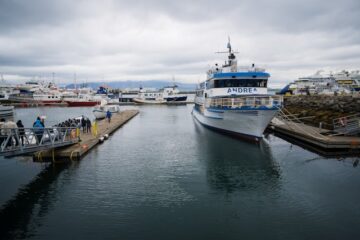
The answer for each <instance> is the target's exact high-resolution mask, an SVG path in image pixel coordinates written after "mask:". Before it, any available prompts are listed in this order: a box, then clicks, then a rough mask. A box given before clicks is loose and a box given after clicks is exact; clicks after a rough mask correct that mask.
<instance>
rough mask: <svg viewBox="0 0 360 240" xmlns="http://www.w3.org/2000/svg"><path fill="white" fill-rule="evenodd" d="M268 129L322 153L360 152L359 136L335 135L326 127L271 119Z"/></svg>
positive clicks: (351, 153) (344, 153) (343, 153)
mask: <svg viewBox="0 0 360 240" xmlns="http://www.w3.org/2000/svg"><path fill="white" fill-rule="evenodd" d="M270 129H272V130H273V131H274V132H275V133H278V134H280V135H279V136H280V137H282V136H284V137H285V138H286V140H289V139H291V140H293V141H292V142H293V143H295V144H298V145H301V146H304V147H306V146H308V147H309V148H311V149H310V150H313V151H315V152H318V153H322V154H323V155H334V156H335V155H347V154H350V155H354V154H359V153H360V137H358V136H343V135H336V134H335V133H334V132H331V131H330V130H326V129H320V128H316V127H312V126H308V125H305V124H303V123H296V122H289V121H284V120H281V121H277V120H275V121H272V123H271V124H270Z"/></svg>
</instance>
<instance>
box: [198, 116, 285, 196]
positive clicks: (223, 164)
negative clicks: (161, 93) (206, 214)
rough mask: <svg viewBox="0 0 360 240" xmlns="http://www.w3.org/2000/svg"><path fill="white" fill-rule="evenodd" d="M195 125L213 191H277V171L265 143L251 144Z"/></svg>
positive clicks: (278, 171)
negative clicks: (275, 189)
mask: <svg viewBox="0 0 360 240" xmlns="http://www.w3.org/2000/svg"><path fill="white" fill-rule="evenodd" d="M195 125H196V127H195V128H196V131H197V132H198V134H197V137H198V142H199V143H200V144H199V147H200V148H201V149H202V151H201V152H202V154H204V156H205V158H204V159H205V161H206V167H207V178H208V182H209V185H210V186H211V187H212V188H213V189H215V190H221V191H225V192H226V193H233V192H235V191H248V190H259V189H262V188H264V189H274V188H278V184H279V181H278V179H279V178H280V168H279V166H278V165H277V164H276V163H275V162H274V161H273V158H272V154H271V149H270V146H269V144H268V143H267V142H266V141H261V142H260V144H252V143H248V142H244V141H241V140H237V139H234V138H231V137H228V136H225V135H221V134H219V133H216V132H213V131H211V130H209V129H206V128H204V127H203V126H202V125H200V124H199V123H198V122H196V123H195Z"/></svg>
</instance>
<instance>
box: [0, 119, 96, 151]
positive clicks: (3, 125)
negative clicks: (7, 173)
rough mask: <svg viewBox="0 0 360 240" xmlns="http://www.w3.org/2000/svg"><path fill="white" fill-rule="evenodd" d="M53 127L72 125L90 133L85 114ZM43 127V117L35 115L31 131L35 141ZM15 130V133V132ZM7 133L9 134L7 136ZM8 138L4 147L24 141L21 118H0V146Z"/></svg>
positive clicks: (89, 122)
mask: <svg viewBox="0 0 360 240" xmlns="http://www.w3.org/2000/svg"><path fill="white" fill-rule="evenodd" d="M53 127H63V128H67V127H72V128H79V129H82V130H83V132H84V133H91V127H92V124H91V120H90V119H89V118H87V117H85V116H82V117H81V118H70V119H68V120H66V121H63V122H61V123H59V124H56V125H54V126H53ZM44 128H45V118H44V117H43V118H42V117H40V116H39V117H37V118H36V120H35V122H34V123H33V133H34V135H35V139H36V142H37V143H40V142H41V140H42V138H43V135H44V131H45V130H44ZM16 132H17V135H16V134H15V133H16ZM9 135H10V136H11V137H10V138H9ZM8 138H9V140H8V141H7V143H6V146H5V147H11V146H18V145H19V143H20V142H19V140H20V141H21V144H22V145H24V144H25V141H26V139H27V138H26V136H25V129H24V125H23V123H22V121H21V120H18V121H17V122H16V123H15V122H14V121H12V120H7V121H6V120H5V119H4V118H1V119H0V146H1V145H2V144H3V143H4V141H6V140H7V139H8Z"/></svg>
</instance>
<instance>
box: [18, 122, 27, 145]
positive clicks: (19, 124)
mask: <svg viewBox="0 0 360 240" xmlns="http://www.w3.org/2000/svg"><path fill="white" fill-rule="evenodd" d="M16 125H17V126H18V129H19V136H20V139H21V144H22V145H24V137H25V129H24V125H23V123H22V122H21V120H18V121H17V122H16Z"/></svg>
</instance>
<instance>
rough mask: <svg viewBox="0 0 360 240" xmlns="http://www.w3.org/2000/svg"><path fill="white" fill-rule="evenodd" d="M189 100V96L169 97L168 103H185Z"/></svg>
mask: <svg viewBox="0 0 360 240" xmlns="http://www.w3.org/2000/svg"><path fill="white" fill-rule="evenodd" d="M186 100H187V96H180V97H167V98H166V101H167V102H185V101H186Z"/></svg>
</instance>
